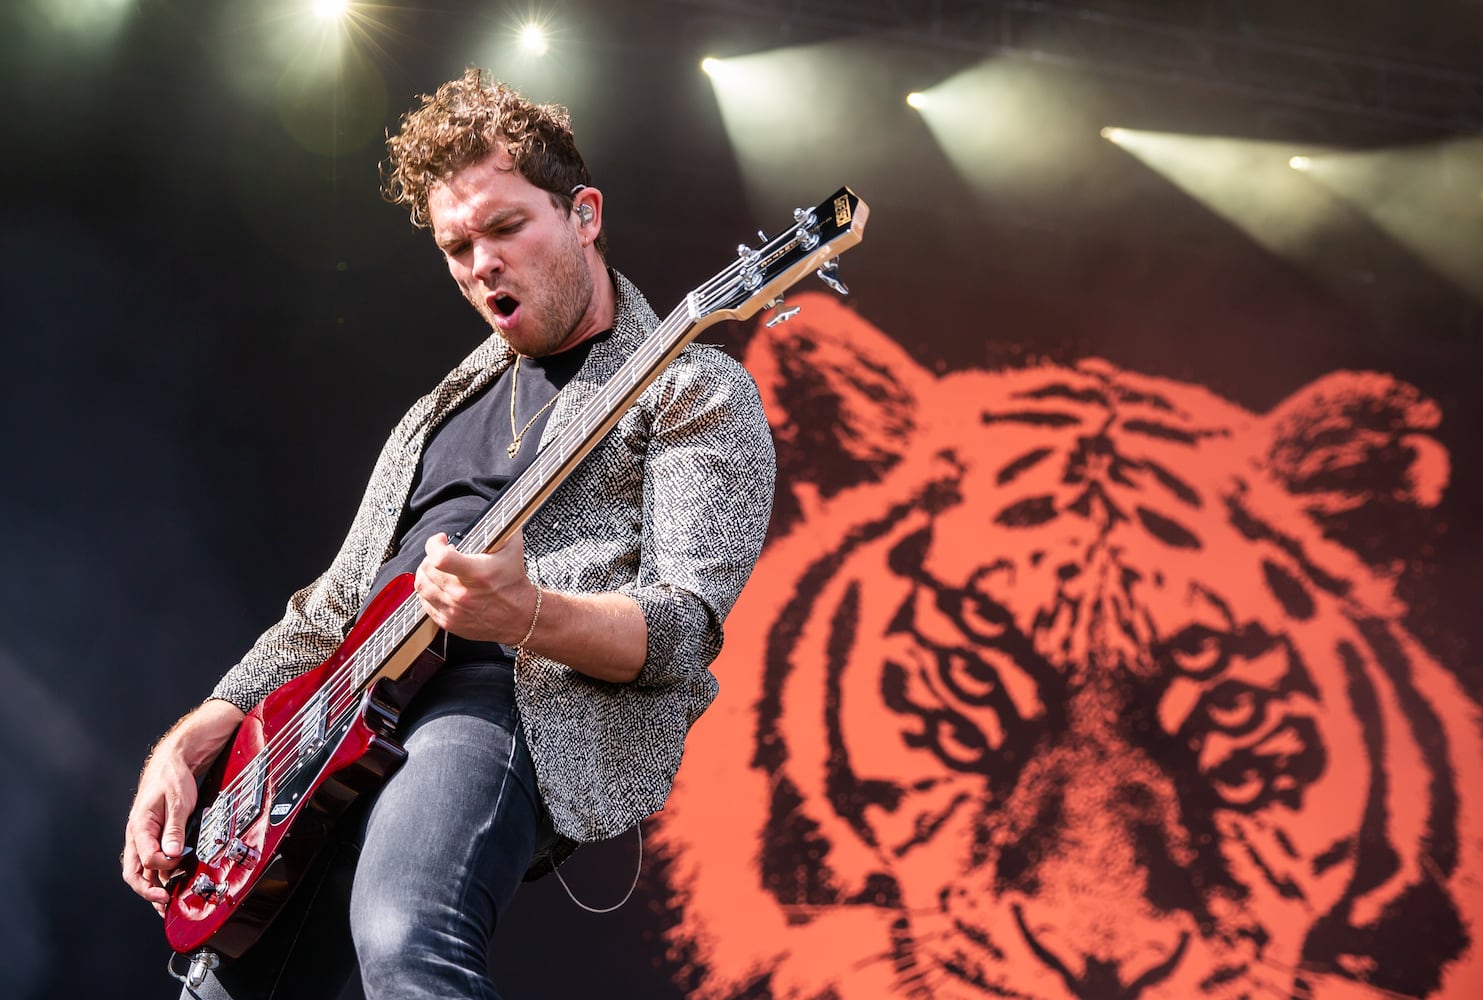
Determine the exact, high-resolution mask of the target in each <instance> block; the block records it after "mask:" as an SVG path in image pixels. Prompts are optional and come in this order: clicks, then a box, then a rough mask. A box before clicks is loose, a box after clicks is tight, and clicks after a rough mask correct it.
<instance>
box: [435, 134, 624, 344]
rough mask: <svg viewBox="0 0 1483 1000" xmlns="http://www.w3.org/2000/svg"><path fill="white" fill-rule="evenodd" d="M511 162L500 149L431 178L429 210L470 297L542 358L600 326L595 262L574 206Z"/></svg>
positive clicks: (512, 339) (451, 267)
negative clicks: (566, 207)
mask: <svg viewBox="0 0 1483 1000" xmlns="http://www.w3.org/2000/svg"><path fill="white" fill-rule="evenodd" d="M513 166H514V164H513V161H512V160H511V159H510V157H509V155H508V154H506V153H505V152H504V151H503V150H500V151H498V152H496V153H493V154H491V155H490V156H488V157H486V158H485V159H483V160H481V161H479V162H478V163H475V164H472V165H470V166H467V167H464V168H463V169H462V170H459V171H458V172H456V173H454V174H453V175H452V176H450V177H449V178H448V179H447V180H446V181H441V182H439V183H437V184H434V185H433V187H432V188H431V189H430V190H429V191H428V195H427V209H428V218H429V221H431V222H432V228H433V239H434V240H436V241H437V244H438V248H439V249H440V250H442V251H443V257H444V259H445V260H446V261H447V262H448V272H449V273H450V274H452V275H453V280H454V281H456V282H458V287H459V289H460V290H462V292H463V295H464V298H466V299H468V300H469V302H470V303H472V305H473V307H474V308H475V309H476V310H477V311H478V313H479V315H480V316H483V317H484V319H485V321H487V322H488V323H489V325H490V326H492V327H493V328H494V329H495V331H496V332H498V333H499V334H500V336H502V337H504V339H505V340H506V341H508V342H509V344H510V346H512V347H514V348H515V349H516V350H517V351H519V352H520V353H522V354H528V355H531V356H532V357H541V356H543V355H547V354H551V353H554V352H556V351H558V350H561V349H563V348H565V347H570V346H572V345H574V344H576V343H578V342H580V341H581V340H583V339H585V338H586V337H587V336H589V335H591V334H593V333H598V332H600V331H599V330H598V329H589V327H593V326H594V324H595V322H596V319H595V316H594V315H593V294H592V293H593V276H592V265H591V262H590V261H589V258H588V252H587V250H586V249H585V247H584V245H583V242H582V238H581V236H580V234H579V230H578V218H577V215H576V213H575V212H564V211H562V210H561V209H560V208H558V207H557V206H556V205H555V204H554V203H553V202H552V198H551V195H550V193H549V192H547V191H543V190H541V189H540V188H538V187H536V186H535V185H534V184H532V183H531V182H530V181H528V180H526V179H525V178H524V177H522V176H521V175H520V173H519V172H518V171H516V170H514V169H513ZM592 235H593V236H595V231H594V233H593V234H592ZM594 253H595V251H594Z"/></svg>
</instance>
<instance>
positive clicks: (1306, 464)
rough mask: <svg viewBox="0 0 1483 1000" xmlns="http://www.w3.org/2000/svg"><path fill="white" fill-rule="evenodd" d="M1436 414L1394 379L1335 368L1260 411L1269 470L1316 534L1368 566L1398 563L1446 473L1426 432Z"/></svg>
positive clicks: (1440, 451) (1421, 530)
mask: <svg viewBox="0 0 1483 1000" xmlns="http://www.w3.org/2000/svg"><path fill="white" fill-rule="evenodd" d="M1441 420H1442V413H1441V409H1440V408H1439V407H1438V406H1437V405H1436V403H1434V402H1432V401H1431V400H1430V399H1427V398H1426V397H1424V396H1423V395H1422V394H1421V392H1420V391H1419V390H1418V389H1417V388H1416V387H1415V386H1413V385H1410V384H1408V383H1406V382H1402V381H1401V380H1399V379H1397V378H1394V377H1393V376H1390V375H1385V374H1382V373H1379V372H1355V371H1341V372H1333V373H1331V374H1329V375H1325V376H1323V377H1321V378H1319V379H1317V380H1315V381H1313V382H1310V383H1309V384H1308V385H1306V386H1304V387H1303V388H1302V389H1299V390H1298V391H1297V392H1295V393H1293V394H1292V395H1291V396H1289V397H1288V398H1287V399H1286V400H1284V401H1283V402H1282V403H1280V404H1278V405H1277V406H1276V407H1275V408H1274V409H1273V410H1272V411H1271V412H1270V413H1269V414H1268V415H1267V427H1268V428H1269V431H1270V445H1271V452H1270V464H1269V468H1270V470H1271V472H1272V475H1273V476H1274V477H1275V478H1276V479H1277V481H1278V482H1279V483H1281V484H1282V485H1283V486H1284V487H1286V489H1287V491H1288V492H1289V493H1291V494H1292V495H1293V496H1294V497H1295V498H1297V499H1298V500H1299V502H1300V503H1302V505H1303V507H1304V509H1305V510H1306V511H1307V513H1308V514H1309V516H1311V517H1312V518H1313V519H1314V521H1316V522H1317V523H1318V525H1319V526H1320V527H1321V528H1322V529H1323V532H1324V534H1326V535H1328V536H1329V537H1331V538H1334V539H1336V540H1338V541H1340V542H1342V543H1343V544H1345V545H1347V546H1348V547H1349V548H1351V549H1353V550H1354V551H1355V552H1356V553H1358V554H1359V555H1360V556H1361V557H1362V558H1363V559H1365V560H1366V561H1367V562H1368V563H1370V565H1372V566H1375V567H1377V568H1380V567H1385V566H1392V567H1394V568H1399V566H1400V565H1401V564H1403V563H1404V562H1405V560H1406V558H1407V557H1408V556H1410V557H1414V553H1415V551H1416V542H1417V539H1418V538H1419V537H1423V536H1424V535H1426V534H1427V533H1428V532H1427V527H1428V525H1427V524H1426V523H1423V522H1425V521H1426V514H1427V512H1428V511H1429V510H1430V509H1431V508H1433V507H1435V506H1436V505H1437V504H1438V503H1439V502H1440V501H1441V499H1442V493H1443V491H1444V490H1445V489H1446V488H1447V482H1448V479H1449V477H1450V474H1451V462H1450V459H1449V457H1448V453H1447V449H1446V447H1445V446H1443V445H1442V443H1441V442H1440V441H1438V440H1437V439H1436V437H1435V436H1434V434H1433V433H1432V432H1433V431H1434V430H1435V429H1436V427H1437V425H1438V424H1440V423H1441ZM1432 530H1435V529H1434V528H1432Z"/></svg>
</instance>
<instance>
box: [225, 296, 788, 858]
mask: <svg viewBox="0 0 1483 1000" xmlns="http://www.w3.org/2000/svg"><path fill="white" fill-rule="evenodd" d="M612 274H613V281H614V285H615V286H616V289H617V301H616V313H615V317H614V321H613V335H612V336H610V337H608V338H606V339H605V340H601V341H597V342H595V343H594V344H593V346H592V350H591V352H590V353H589V354H588V357H587V360H586V361H585V362H584V363H583V365H582V367H581V368H580V369H579V370H578V371H577V374H576V375H575V376H574V377H573V379H572V380H571V382H569V383H568V384H567V386H566V388H565V389H564V390H563V391H562V394H561V397H560V398H559V399H558V400H557V402H556V405H555V407H554V408H553V409H552V412H551V418H550V420H549V422H548V423H547V426H546V429H545V431H544V432H543V436H542V438H543V440H548V439H550V438H551V437H552V436H553V435H555V434H556V433H558V432H559V431H560V430H561V428H562V427H564V426H566V425H567V424H569V423H570V422H571V421H572V419H573V418H574V417H575V416H576V415H577V414H578V413H579V412H580V409H581V407H582V405H583V404H584V403H585V402H586V401H587V400H589V399H591V398H592V397H593V396H594V395H596V393H597V391H598V390H599V389H600V388H601V386H602V385H603V384H604V383H605V382H606V381H607V379H608V377H609V376H610V375H612V373H613V372H615V371H616V370H617V368H618V366H619V365H620V364H621V363H622V362H623V361H624V359H625V358H627V357H628V356H629V355H630V354H631V353H632V352H633V350H634V348H635V347H636V346H637V344H638V343H639V342H640V341H641V340H642V339H643V338H644V337H645V336H646V335H647V333H648V332H649V331H650V330H652V329H653V328H654V327H655V326H657V325H658V319H657V318H656V317H655V315H654V312H653V310H652V309H650V307H649V304H648V303H647V302H645V301H644V299H643V297H642V296H641V295H640V294H639V292H638V291H637V289H635V288H634V287H633V285H632V284H630V283H629V282H628V280H627V279H626V278H624V277H623V276H622V275H620V274H618V273H617V272H616V271H615V272H612ZM513 361H514V355H513V353H512V352H511V351H510V349H509V347H508V346H507V345H506V344H505V342H504V341H503V340H502V339H501V338H500V337H498V336H492V337H490V338H489V339H488V340H486V341H485V342H484V343H482V344H480V345H479V347H478V348H476V349H475V350H474V351H473V353H471V354H470V355H469V356H468V357H467V358H465V359H464V360H463V361H462V362H461V363H459V365H458V366H457V367H456V368H454V369H453V371H451V372H450V373H449V374H448V375H447V376H446V377H445V378H444V379H443V381H442V382H441V383H440V384H439V385H438V387H437V388H436V389H434V390H433V391H432V392H431V393H429V394H428V395H426V396H424V397H422V398H421V399H419V400H418V401H417V402H416V403H414V404H413V405H412V408H411V409H410V410H408V411H407V414H406V416H404V417H403V418H402V420H401V422H400V423H398V424H397V426H396V429H395V430H393V431H392V433H391V437H390V439H389V440H388V441H387V442H386V445H385V447H384V448H383V449H382V451H381V456H380V458H379V459H378V460H377V462H376V467H375V470H374V471H373V472H372V474H371V480H370V483H369V485H368V486H367V487H366V492H365V496H364V498H363V499H362V500H361V504H360V508H359V510H358V511H357V512H356V515H355V519H354V521H353V522H352V523H351V527H350V532H349V534H348V536H347V537H346V539H345V542H344V544H343V545H342V547H341V548H340V551H339V553H338V554H337V555H336V556H335V558H334V561H333V562H332V563H331V564H330V567H329V569H328V570H326V571H325V573H324V575H323V576H321V577H319V579H317V580H315V581H314V582H313V583H311V584H309V586H307V587H305V588H304V589H303V590H300V591H299V592H298V593H296V594H294V595H293V597H291V598H290V599H289V602H288V608H287V611H286V613H285V614H284V616H283V619H282V620H281V621H279V622H278V623H277V624H276V625H274V626H272V627H271V628H269V629H268V630H267V631H266V632H264V633H263V634H262V636H261V637H260V638H259V639H258V640H257V642H256V643H255V644H254V645H253V647H252V649H251V650H249V651H248V653H247V655H246V656H245V657H243V659H242V661H241V662H240V663H238V664H237V665H236V666H234V667H233V668H232V669H231V670H229V671H228V672H227V673H226V675H225V676H224V677H222V679H221V681H220V682H219V683H218V684H217V685H216V688H215V689H214V691H213V692H212V696H213V697H216V698H222V699H225V700H227V701H230V702H232V703H233V704H235V705H237V706H238V707H239V708H242V709H244V710H248V709H250V708H251V707H252V706H253V705H255V704H257V702H259V701H260V700H262V698H263V697H265V696H266V695H267V694H268V693H269V692H270V691H272V690H273V689H274V688H275V687H277V686H278V685H279V684H282V683H283V682H284V681H286V680H288V679H290V678H292V677H295V676H298V675H299V674H301V673H303V672H304V671H306V670H309V669H311V668H313V667H316V666H318V665H319V664H320V663H321V662H323V661H324V659H325V658H327V657H328V656H329V655H330V654H331V653H332V652H333V651H334V650H335V648H336V647H337V646H338V645H339V643H340V642H341V641H342V640H343V639H344V637H345V634H346V632H347V631H348V630H349V627H350V624H351V621H352V618H353V616H354V615H355V614H356V613H357V611H358V610H359V609H360V607H361V605H362V604H363V603H364V601H365V599H366V598H367V597H368V596H369V590H370V587H371V584H372V582H373V581H374V580H375V577H376V572H377V570H378V569H379V568H380V566H381V564H382V562H383V561H385V559H386V558H387V557H388V556H390V555H391V553H392V552H393V551H395V545H396V537H395V535H396V529H397V526H398V522H399V520H400V518H401V514H402V509H403V507H404V505H405V504H406V502H407V497H408V495H409V494H410V493H411V490H412V486H413V481H414V478H415V476H416V473H417V468H418V463H419V461H420V459H421V457H422V449H423V447H424V446H425V445H426V443H427V440H428V438H429V436H430V435H431V433H432V431H433V430H434V429H435V428H436V427H437V426H438V425H439V424H440V423H441V422H442V421H443V420H444V419H446V418H447V417H448V416H449V415H451V414H452V413H453V411H454V410H455V409H457V408H458V406H459V405H460V404H462V403H463V402H464V401H465V400H466V399H468V398H469V397H470V396H472V395H473V394H474V393H476V392H478V391H479V390H480V389H482V388H484V387H485V386H487V385H488V384H489V383H490V382H491V381H492V380H493V379H495V378H496V377H497V376H498V375H499V373H500V372H502V371H503V370H504V369H505V368H506V367H508V366H509V365H510V364H512V363H513ZM774 473H775V468H774V455H773V446H772V437H771V435H770V432H769V430H768V427H767V420H766V418H765V416H764V414H763V412H762V404H761V401H760V400H759V398H758V395H757V387H756V385H755V384H754V383H753V382H752V379H751V377H750V376H749V375H748V374H747V372H746V370H745V369H743V368H742V367H741V365H739V364H738V363H737V362H736V361H734V360H732V359H731V358H730V357H728V356H727V355H726V354H724V353H722V352H721V351H719V350H717V349H715V348H713V347H705V346H702V345H697V344H691V345H689V346H688V347H686V348H685V350H684V351H683V352H682V353H681V355H680V356H679V357H678V358H676V359H675V360H674V361H673V362H672V363H671V364H670V365H669V366H668V367H667V368H666V369H665V370H664V371H663V372H662V373H661V374H660V376H659V377H658V378H657V379H656V380H655V381H654V383H653V384H652V385H650V386H649V387H648V389H647V390H645V391H644V393H643V395H642V396H640V397H639V399H638V401H637V402H636V403H635V404H634V406H633V407H632V408H631V409H630V410H629V411H628V412H627V413H626V414H625V415H624V416H623V418H622V419H621V420H620V421H619V423H618V425H617V426H616V427H614V428H613V430H612V431H610V432H609V433H608V434H607V436H606V437H605V438H603V440H602V441H601V442H600V443H599V444H598V446H597V447H596V448H594V449H593V450H592V451H591V452H590V453H589V454H588V455H587V457H586V458H585V459H584V460H583V462H582V464H581V465H580V466H579V467H578V468H577V470H576V471H575V472H574V473H573V474H572V475H571V477H570V478H568V479H567V481H566V482H564V483H563V484H562V485H561V486H560V487H558V488H557V490H556V491H555V492H554V493H553V494H552V495H551V497H550V498H549V499H548V500H547V501H546V503H545V504H544V505H542V507H541V508H540V510H538V511H537V512H536V514H535V516H534V517H533V518H531V520H530V522H529V523H528V524H527V525H526V527H525V554H526V561H527V566H528V568H529V571H530V574H531V578H532V579H534V580H536V581H538V582H539V583H540V584H541V585H542V586H543V587H547V588H552V589H556V590H566V591H573V592H589V593H592V592H601V591H609V590H617V591H621V592H622V593H625V594H627V595H628V596H630V597H632V598H633V599H634V601H636V602H637V603H638V605H639V606H640V607H641V608H642V609H643V612H644V617H645V620H646V621H647V623H648V655H647V659H646V661H645V663H644V666H643V669H642V670H641V671H640V673H639V676H638V678H637V679H636V680H635V681H633V682H632V683H630V684H613V683H608V682H605V681H597V680H593V679H591V678H588V677H586V676H584V675H582V674H579V673H577V672H575V671H573V670H570V669H568V668H567V667H565V666H562V665H561V664H559V663H556V662H554V661H551V660H547V659H544V658H542V657H539V656H534V655H529V654H523V655H522V656H521V657H520V660H519V662H518V664H517V665H516V678H517V682H516V698H517V701H518V703H519V707H520V714H521V718H522V720H523V722H524V726H525V734H526V738H527V741H528V742H529V744H530V751H531V757H532V759H533V760H534V762H535V766H536V773H537V775H538V777H539V780H540V786H541V793H542V796H543V798H544V799H545V803H546V807H547V808H548V809H549V810H550V812H551V816H552V819H553V820H554V821H555V825H556V829H557V831H558V832H560V833H561V834H562V835H564V836H566V837H568V838H570V839H572V840H576V841H590V840H598V839H602V838H605V837H611V836H616V835H617V834H619V833H621V832H623V831H624V830H626V829H628V828H629V827H631V826H633V825H634V824H635V823H637V822H638V821H639V820H641V819H642V818H643V817H645V816H647V815H649V814H650V813H652V812H654V811H656V810H657V809H659V808H660V807H661V806H663V804H664V801H665V799H666V798H667V797H668V795H669V789H670V785H671V783H672V781H673V779H674V774H675V770H676V769H677V768H678V767H679V764H680V754H681V751H682V750H683V748H684V741H685V735H686V732H687V731H688V730H689V728H690V726H691V725H692V724H693V723H694V722H695V720H696V718H698V717H699V715H700V713H701V712H702V711H704V710H705V708H706V707H707V706H708V705H709V704H710V703H711V700H712V699H713V698H714V697H715V695H716V690H717V685H716V679H715V676H714V675H713V674H712V673H711V671H710V664H711V662H712V661H713V660H714V659H715V658H716V655H717V653H719V652H720V649H721V638H722V623H723V622H724V621H725V619H726V615H727V614H728V613H729V612H730V610H731V606H732V605H733V604H734V603H735V602H736V598H737V596H738V595H739V594H740V592H741V588H742V585H743V584H744V583H745V582H746V580H747V577H748V575H749V574H750V573H751V571H752V566H753V564H754V563H755V562H756V559H757V555H758V553H759V552H760V550H761V548H762V540H763V536H764V534H765V533H766V530H767V522H768V518H769V515H770V512H771V505H772V491H773V478H774Z"/></svg>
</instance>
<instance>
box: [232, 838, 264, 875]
mask: <svg viewBox="0 0 1483 1000" xmlns="http://www.w3.org/2000/svg"><path fill="white" fill-rule="evenodd" d="M260 857H262V853H261V852H259V851H258V849H257V848H255V847H248V846H247V845H246V844H244V843H243V842H242V838H240V837H233V838H232V842H231V843H230V844H228V845H227V860H229V861H231V862H232V863H233V864H235V865H241V866H242V867H243V868H251V867H252V866H253V865H255V864H257V860H258V858H260Z"/></svg>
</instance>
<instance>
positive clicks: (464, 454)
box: [371, 334, 607, 658]
mask: <svg viewBox="0 0 1483 1000" xmlns="http://www.w3.org/2000/svg"><path fill="white" fill-rule="evenodd" d="M605 336H607V334H601V335H599V336H598V337H595V338H591V339H588V340H586V341H583V342H582V343H581V344H579V345H578V346H576V347H574V348H572V349H571V350H569V351H563V352H562V353H560V354H553V355H551V356H550V357H545V358H521V359H520V365H519V369H518V373H517V369H516V367H515V366H514V365H511V366H510V367H509V368H506V369H505V370H504V372H502V373H501V374H500V376H499V378H497V379H495V380H494V381H493V382H491V383H490V384H489V385H488V386H486V387H485V388H484V389H483V390H482V391H480V393H479V394H478V395H476V396H474V397H472V398H471V399H469V400H468V401H467V402H465V403H464V404H463V405H462V406H461V407H459V408H458V409H457V410H456V411H454V413H453V414H452V415H451V416H449V417H448V419H447V420H445V421H444V422H443V424H442V426H440V427H439V428H438V429H437V430H435V431H434V432H433V436H432V437H431V438H430V439H429V440H428V443H427V447H426V448H425V449H424V450H423V453H422V461H421V463H420V465H419V466H418V469H417V479H416V481H415V482H414V483H413V486H412V494H411V496H410V497H409V498H408V500H407V507H406V509H405V510H403V511H402V517H401V525H403V526H404V528H403V530H402V531H401V533H400V534H399V536H398V539H397V550H396V553H395V554H394V555H393V556H392V557H391V558H390V559H388V560H387V561H386V562H385V563H384V564H383V565H382V566H381V570H380V572H379V573H377V574H376V581H375V584H374V585H373V586H372V588H371V594H372V595H375V594H377V593H379V592H380V591H381V588H383V587H385V586H386V585H387V584H388V583H390V582H391V580H392V578H393V577H396V576H398V575H400V574H402V573H412V572H415V571H416V570H417V567H418V565H419V564H420V563H421V562H422V559H423V556H424V555H425V554H426V553H425V552H424V549H425V547H426V545H427V540H428V539H429V538H431V537H432V536H434V535H436V534H438V533H440V532H447V533H448V535H449V536H450V537H457V535H458V534H459V533H461V532H464V531H466V530H467V529H468V528H469V527H471V526H472V525H473V524H474V522H475V521H477V520H478V519H479V517H480V516H481V515H482V514H483V513H484V512H485V511H486V510H488V509H489V507H490V505H491V504H493V503H494V502H495V500H497V499H499V496H500V494H501V493H503V492H504V489H505V487H506V486H508V485H509V484H510V483H511V482H513V481H514V480H515V478H516V477H517V476H519V475H520V473H521V472H523V471H525V469H526V467H527V466H529V465H530V463H531V462H532V461H534V460H535V457H536V453H537V452H538V450H539V447H540V440H541V432H542V431H543V430H544V429H545V426H546V422H547V420H549V419H550V416H551V410H552V404H553V401H554V400H555V398H556V395H557V393H559V392H560V391H561V389H562V387H564V386H565V385H566V384H567V382H569V381H571V378H572V376H573V375H575V374H576V373H577V369H578V368H580V367H581V366H582V362H583V361H585V360H586V359H587V353H588V351H589V350H590V348H591V345H592V343H593V342H594V341H596V340H600V339H602V337H605ZM512 390H513V392H514V396H515V419H514V425H515V431H516V432H518V433H519V436H520V448H519V450H518V451H517V452H516V453H515V454H514V455H513V456H512V455H510V453H509V450H508V449H509V447H510V445H511V442H512V441H513V439H514V438H515V436H516V435H515V433H512V432H511V430H510V423H511V421H510V395H511V391H512ZM464 645H466V646H488V647H493V648H492V649H486V650H483V651H482V652H484V653H489V654H493V655H498V654H497V653H496V651H497V650H498V649H499V648H500V647H499V646H497V645H496V644H494V643H467V644H464ZM477 652H480V651H479V650H475V649H465V650H464V653H465V654H473V653H477ZM450 653H451V650H450ZM450 658H451V655H450Z"/></svg>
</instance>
